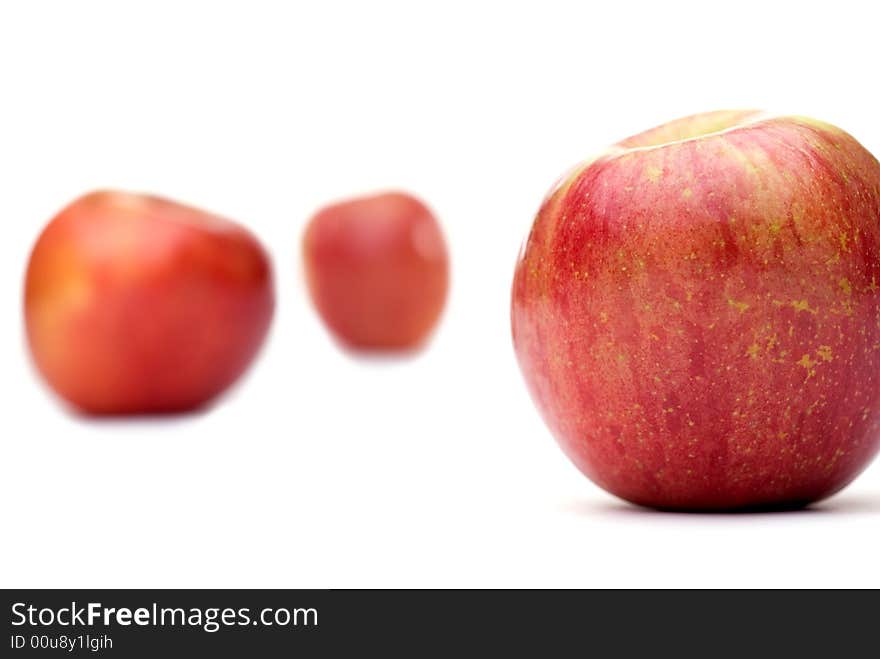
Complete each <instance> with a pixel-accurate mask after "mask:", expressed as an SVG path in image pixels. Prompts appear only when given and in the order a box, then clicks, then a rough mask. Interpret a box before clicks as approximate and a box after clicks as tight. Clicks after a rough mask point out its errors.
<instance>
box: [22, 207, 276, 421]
mask: <svg viewBox="0 0 880 659" xmlns="http://www.w3.org/2000/svg"><path fill="white" fill-rule="evenodd" d="M24 297H25V299H24V308H25V321H26V330H27V338H28V342H29V345H30V349H31V352H32V355H33V358H34V361H35V363H36V366H37V367H38V369H39V371H40V372H41V373H42V374H43V376H44V377H45V379H46V381H47V382H48V383H49V385H50V386H51V387H52V389H54V390H55V392H56V393H58V394H59V395H60V396H61V397H62V398H64V399H66V400H67V401H68V402H70V403H71V404H72V405H74V406H75V407H76V408H79V409H80V410H81V411H83V412H87V413H92V414H147V413H165V412H180V411H187V410H192V409H194V408H197V407H199V406H201V405H203V404H205V403H207V402H208V401H210V400H212V399H213V398H214V397H215V396H217V395H218V394H220V393H221V392H222V391H224V390H225V389H226V388H227V387H229V386H230V385H231V384H232V383H233V382H234V381H235V380H236V379H237V378H238V377H239V376H240V375H241V374H242V372H243V371H244V370H245V369H246V367H247V366H248V364H249V363H250V362H251V360H252V359H253V357H254V355H255V354H256V352H257V350H258V349H259V347H260V345H261V343H262V342H263V339H264V337H265V335H266V332H267V329H268V327H269V324H270V321H271V318H272V312H273V306H274V294H273V288H272V275H271V269H270V265H269V260H268V257H267V255H266V252H265V251H264V250H263V248H262V247H261V246H260V244H259V243H258V242H257V240H256V239H255V238H254V236H253V235H251V234H250V233H249V232H248V231H247V230H245V229H244V228H242V227H241V226H239V225H237V224H235V223H233V222H231V221H229V220H225V219H223V218H220V217H217V216H216V215H213V214H210V213H207V212H203V211H200V210H196V209H194V208H190V207H188V206H184V205H181V204H177V203H174V202H171V201H168V200H165V199H160V198H157V197H152V196H146V195H139V194H129V193H124V192H110V191H103V192H95V193H92V194H88V195H86V196H84V197H81V198H80V199H77V200H76V201H74V202H73V203H72V204H70V205H69V206H67V208H65V209H64V210H62V211H61V212H60V213H59V214H58V215H57V216H56V217H55V218H54V219H53V220H52V221H51V222H50V223H49V224H48V226H47V227H46V228H45V229H44V231H43V232H42V234H41V235H40V237H39V239H38V241H37V243H36V246H35V247H34V249H33V252H32V254H31V258H30V262H29V264H28V269H27V275H26V283H25V296H24Z"/></svg>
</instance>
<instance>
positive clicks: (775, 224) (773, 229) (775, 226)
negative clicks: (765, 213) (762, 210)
mask: <svg viewBox="0 0 880 659" xmlns="http://www.w3.org/2000/svg"><path fill="white" fill-rule="evenodd" d="M781 230H782V222H780V221H779V220H773V221H772V222H771V223H770V233H772V234H773V235H774V236H775V235H776V234H777V233H779V232H780V231H781Z"/></svg>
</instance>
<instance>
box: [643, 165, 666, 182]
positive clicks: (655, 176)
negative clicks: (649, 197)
mask: <svg viewBox="0 0 880 659" xmlns="http://www.w3.org/2000/svg"><path fill="white" fill-rule="evenodd" d="M645 176H646V177H647V179H648V180H649V181H650V182H651V183H656V182H657V181H659V180H660V177H661V176H663V170H662V169H660V168H659V167H657V166H656V165H648V167H646V168H645Z"/></svg>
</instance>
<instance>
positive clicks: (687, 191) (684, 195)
mask: <svg viewBox="0 0 880 659" xmlns="http://www.w3.org/2000/svg"><path fill="white" fill-rule="evenodd" d="M693 196H694V191H693V190H691V189H690V188H685V189H684V190H682V191H681V198H682V199H690V198H691V197H693Z"/></svg>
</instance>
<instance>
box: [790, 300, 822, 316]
mask: <svg viewBox="0 0 880 659" xmlns="http://www.w3.org/2000/svg"><path fill="white" fill-rule="evenodd" d="M791 307H792V309H794V310H795V311H796V312H801V311H806V312H807V313H811V314H813V315H814V316H815V315H816V314H817V313H819V312H818V310H816V309H812V308H811V307H810V303H809V302H807V301H806V300H792V302H791Z"/></svg>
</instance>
